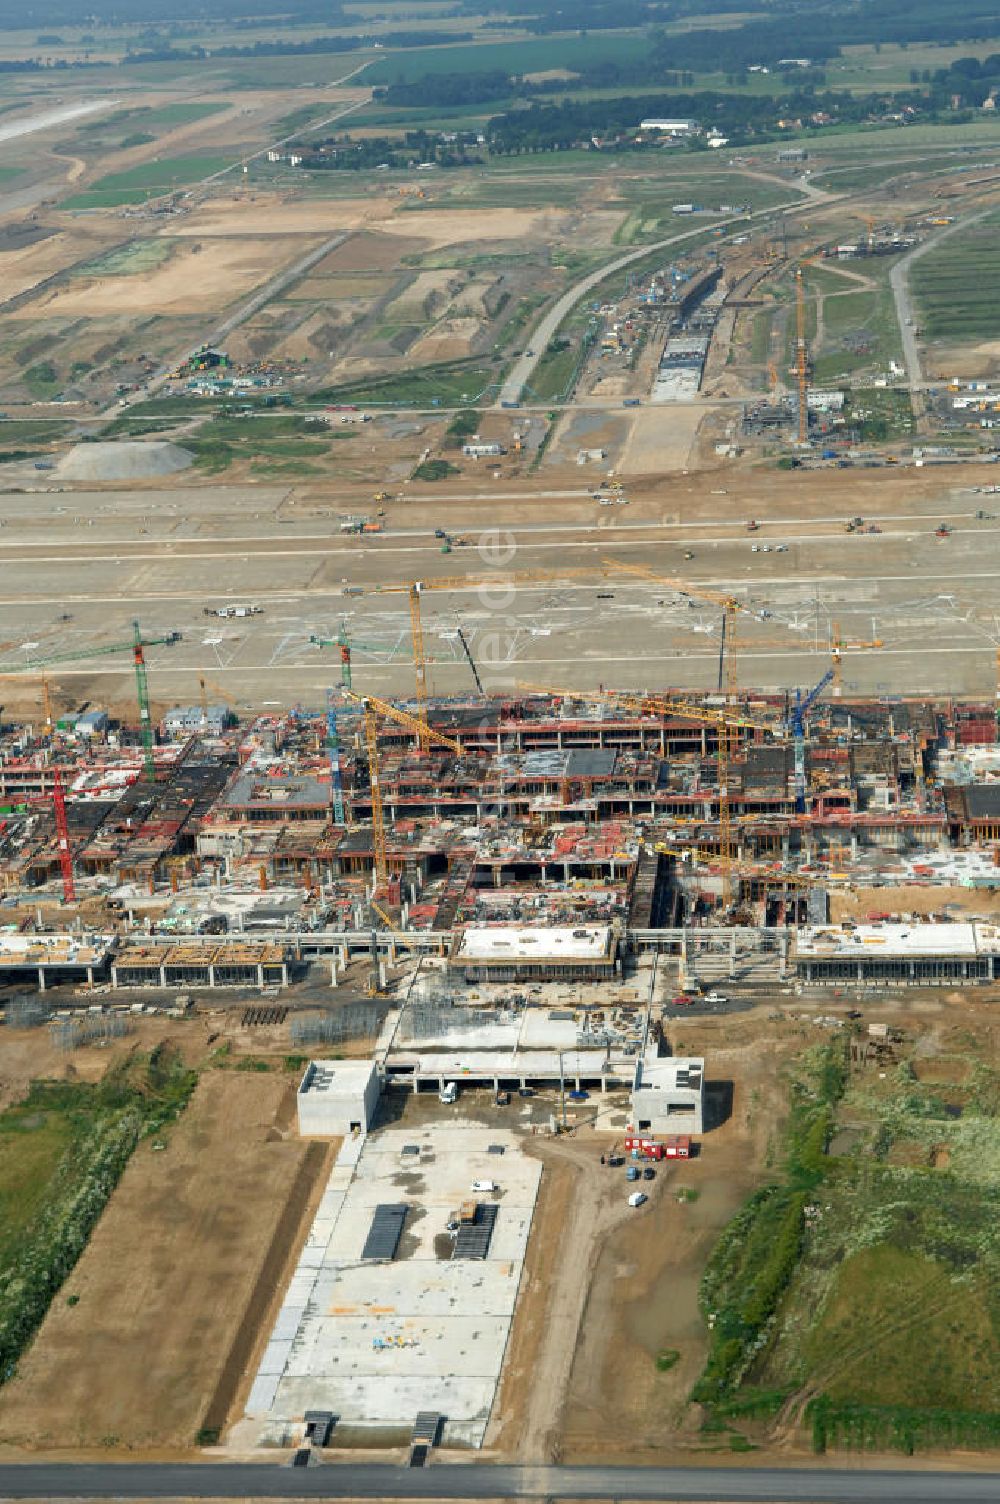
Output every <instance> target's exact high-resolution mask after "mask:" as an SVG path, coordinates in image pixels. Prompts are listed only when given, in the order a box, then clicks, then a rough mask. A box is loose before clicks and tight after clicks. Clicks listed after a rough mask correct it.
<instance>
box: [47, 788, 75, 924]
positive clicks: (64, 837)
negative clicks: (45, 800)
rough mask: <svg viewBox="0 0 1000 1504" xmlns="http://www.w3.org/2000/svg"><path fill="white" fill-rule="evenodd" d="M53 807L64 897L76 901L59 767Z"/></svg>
mask: <svg viewBox="0 0 1000 1504" xmlns="http://www.w3.org/2000/svg"><path fill="white" fill-rule="evenodd" d="M52 808H53V810H54V811H55V816H56V843H57V845H58V847H59V866H60V867H61V869H62V885H63V899H64V900H65V902H66V903H76V884H75V883H74V881H73V853H72V851H71V850H70V844H69V821H68V819H67V818H66V800H65V798H64V796H63V786H62V778H61V776H60V773H59V769H58V768H53V769H52Z"/></svg>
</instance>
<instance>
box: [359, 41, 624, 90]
mask: <svg viewBox="0 0 1000 1504" xmlns="http://www.w3.org/2000/svg"><path fill="white" fill-rule="evenodd" d="M646 50H647V43H646V39H645V37H644V36H642V35H639V34H634V35H631V36H623V35H620V34H615V35H611V36H609V35H607V34H606V33H602V34H600V35H590V36H571V37H538V38H533V39H531V40H530V41H523V42H488V43H463V44H459V45H456V46H454V47H426V48H424V47H422V48H420V49H419V50H415V51H412V52H408V53H406V54H402V55H401V54H399V53H396V54H393V55H392V56H390V57H381V58H379V59H378V61H377V62H375V63H373V64H372V66H371V67H370V68H368V69H366V70H365V75H364V81H365V83H366V84H388V83H410V82H412V81H413V80H414V79H418V78H423V77H424V75H425V74H428V73H486V72H492V71H493V70H494V69H503V70H504V71H505V72H507V73H543V72H546V71H547V70H549V69H551V68H565V69H567V70H568V71H570V72H572V70H573V69H574V68H575V67H579V66H582V65H583V64H585V63H601V62H621V63H625V62H633V61H636V60H638V59H641V58H642V57H643V56H644V55H645V53H646Z"/></svg>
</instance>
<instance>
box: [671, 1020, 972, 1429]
mask: <svg viewBox="0 0 1000 1504" xmlns="http://www.w3.org/2000/svg"><path fill="white" fill-rule="evenodd" d="M956 1033H957V1031H956ZM846 1054H847V1052H846V1047H845V1041H844V1040H843V1039H841V1040H836V1041H833V1042H831V1043H830V1044H829V1045H827V1046H824V1047H816V1048H813V1049H811V1050H809V1051H807V1052H806V1053H805V1054H804V1055H803V1056H802V1057H801V1059H800V1061H799V1063H798V1065H797V1067H796V1069H795V1070H794V1072H793V1075H792V1079H791V1080H790V1082H789V1083H788V1090H789V1094H790V1098H791V1102H792V1113H791V1118H790V1120H789V1126H788V1130H787V1134H786V1148H785V1165H784V1172H783V1175H782V1176H781V1178H780V1179H778V1180H776V1182H775V1183H774V1184H773V1185H772V1186H770V1187H765V1188H764V1189H763V1190H762V1191H760V1192H758V1193H757V1194H756V1195H755V1197H754V1198H752V1200H751V1201H750V1202H749V1203H748V1204H747V1206H746V1207H744V1209H743V1210H742V1211H741V1212H740V1213H739V1215H738V1217H737V1219H736V1220H735V1222H734V1223H732V1224H731V1225H730V1227H729V1228H728V1229H727V1231H726V1232H725V1233H724V1234H723V1238H722V1240H721V1241H720V1244H719V1245H718V1247H717V1249H716V1250H715V1252H714V1253H713V1255H712V1258H711V1260H710V1264H709V1269H708V1271H707V1273H706V1276H705V1280H704V1284H703V1291H702V1297H703V1308H704V1309H705V1310H706V1312H710V1313H714V1321H713V1324H712V1339H711V1343H712V1345H711V1351H710V1356H709V1362H708V1366H707V1368H706V1371H705V1374H704V1375H703V1377H702V1379H701V1380H699V1383H698V1386H697V1388H696V1397H697V1398H700V1399H702V1401H703V1402H707V1403H709V1404H711V1405H713V1406H714V1407H715V1408H716V1413H717V1415H719V1416H721V1417H725V1416H729V1417H737V1416H743V1417H750V1416H753V1415H754V1414H756V1415H758V1416H763V1415H767V1414H771V1415H773V1414H775V1413H776V1412H777V1411H778V1410H779V1409H780V1410H782V1414H783V1415H784V1416H785V1417H786V1419H787V1418H794V1419H796V1420H798V1421H800V1422H804V1423H806V1424H811V1427H812V1433H813V1443H814V1446H815V1447H816V1448H817V1450H825V1449H826V1448H828V1447H834V1446H836V1447H843V1448H870V1447H880V1448H881V1447H897V1448H899V1449H901V1450H904V1451H914V1450H916V1449H918V1448H920V1447H925V1446H930V1445H934V1444H937V1443H941V1442H944V1443H950V1444H953V1445H956V1444H963V1443H964V1444H966V1445H971V1446H980V1445H996V1444H997V1441H998V1440H1000V1414H998V1412H1000V1341H998V1338H1000V1298H998V1295H997V1289H998V1285H997V1276H998V1273H1000V1121H998V1111H1000V1073H998V1072H997V1070H996V1069H995V1067H994V1066H993V1065H991V1064H988V1063H987V1060H990V1059H992V1058H993V1055H992V1050H991V1049H990V1048H989V1046H988V1044H985V1045H984V1041H982V1040H979V1039H973V1038H971V1037H970V1036H969V1035H963V1036H960V1037H958V1038H956V1039H955V1041H954V1046H953V1052H952V1051H949V1050H948V1049H947V1048H940V1047H935V1048H934V1049H932V1050H931V1051H930V1052H929V1053H926V1054H925V1053H922V1052H921V1050H920V1047H919V1042H918V1044H917V1045H916V1046H910V1047H904V1049H903V1052H902V1058H901V1059H900V1060H899V1062H898V1063H896V1064H893V1063H892V1062H890V1063H889V1064H888V1066H887V1067H886V1068H885V1069H882V1070H879V1069H876V1068H875V1067H874V1066H869V1067H864V1066H854V1067H848V1066H847V1064H846Z"/></svg>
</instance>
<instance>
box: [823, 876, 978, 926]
mask: <svg viewBox="0 0 1000 1504" xmlns="http://www.w3.org/2000/svg"><path fill="white" fill-rule="evenodd" d="M942 911H946V912H947V913H948V914H950V915H951V917H952V918H953V919H958V920H963V919H972V918H973V917H979V918H984V919H990V920H994V919H996V918H997V916H998V915H1000V896H998V895H997V894H996V893H990V892H988V891H986V890H985V889H981V888H980V889H974V888H947V887H933V888H922V887H918V886H916V885H914V884H901V885H900V886H899V887H892V888H861V889H859V890H858V891H857V892H854V893H846V892H841V891H839V890H838V889H833V890H831V893H830V918H831V919H832V920H833V921H834V922H837V921H839V920H841V919H864V918H865V917H866V916H867V915H868V914H876V913H878V914H900V915H903V914H923V915H927V914H940V913H941V912H942Z"/></svg>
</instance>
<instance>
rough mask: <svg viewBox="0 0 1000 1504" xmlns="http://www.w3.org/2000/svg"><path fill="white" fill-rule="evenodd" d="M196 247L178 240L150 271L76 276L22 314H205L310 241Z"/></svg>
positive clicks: (223, 242) (271, 271) (233, 242)
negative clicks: (169, 253) (169, 252)
mask: <svg viewBox="0 0 1000 1504" xmlns="http://www.w3.org/2000/svg"><path fill="white" fill-rule="evenodd" d="M196 244H197V246H198V249H197V250H196V249H195V246H194V245H192V244H191V243H190V242H188V241H184V240H178V241H177V242H176V243H175V245H174V247H173V248H172V252H171V255H170V257H169V258H168V259H167V260H166V261H164V262H162V263H161V264H160V265H159V266H157V267H156V268H155V269H153V270H151V271H145V272H136V273H134V274H133V275H122V276H113V277H94V278H90V277H80V278H75V279H74V280H73V282H71V283H70V284H69V285H68V286H66V287H59V288H56V289H54V290H53V291H52V292H50V293H47V294H43V295H42V296H41V297H39V298H36V299H35V300H34V301H33V302H32V303H31V305H30V307H29V308H26V309H25V310H24V316H25V317H30V318H32V319H34V318H36V317H39V316H41V317H43V318H49V317H57V318H58V317H60V316H62V315H75V314H87V315H88V316H90V315H95V314H96V315H100V314H151V313H157V314H164V313H165V314H171V313H201V312H208V311H212V310H217V309H219V308H221V307H224V306H225V304H227V303H229V302H231V301H232V300H233V299H234V298H237V297H239V296H240V295H241V294H245V293H249V292H250V291H252V289H253V288H255V287H257V286H259V285H260V283H262V282H264V281H266V280H267V279H268V278H269V277H271V276H273V275H274V274H275V272H277V271H278V270H279V269H280V267H281V266H282V265H283V264H284V263H285V262H286V261H291V260H294V259H296V258H297V257H299V256H302V255H304V254H305V253H306V251H307V250H308V242H303V241H302V240H296V241H295V242H294V243H293V242H290V241H284V242H283V241H281V240H278V239H271V238H266V237H264V238H257V239H254V238H253V237H241V238H240V239H239V240H220V241H218V242H213V243H212V244H211V245H206V246H204V247H203V246H202V245H201V244H200V242H196Z"/></svg>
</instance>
